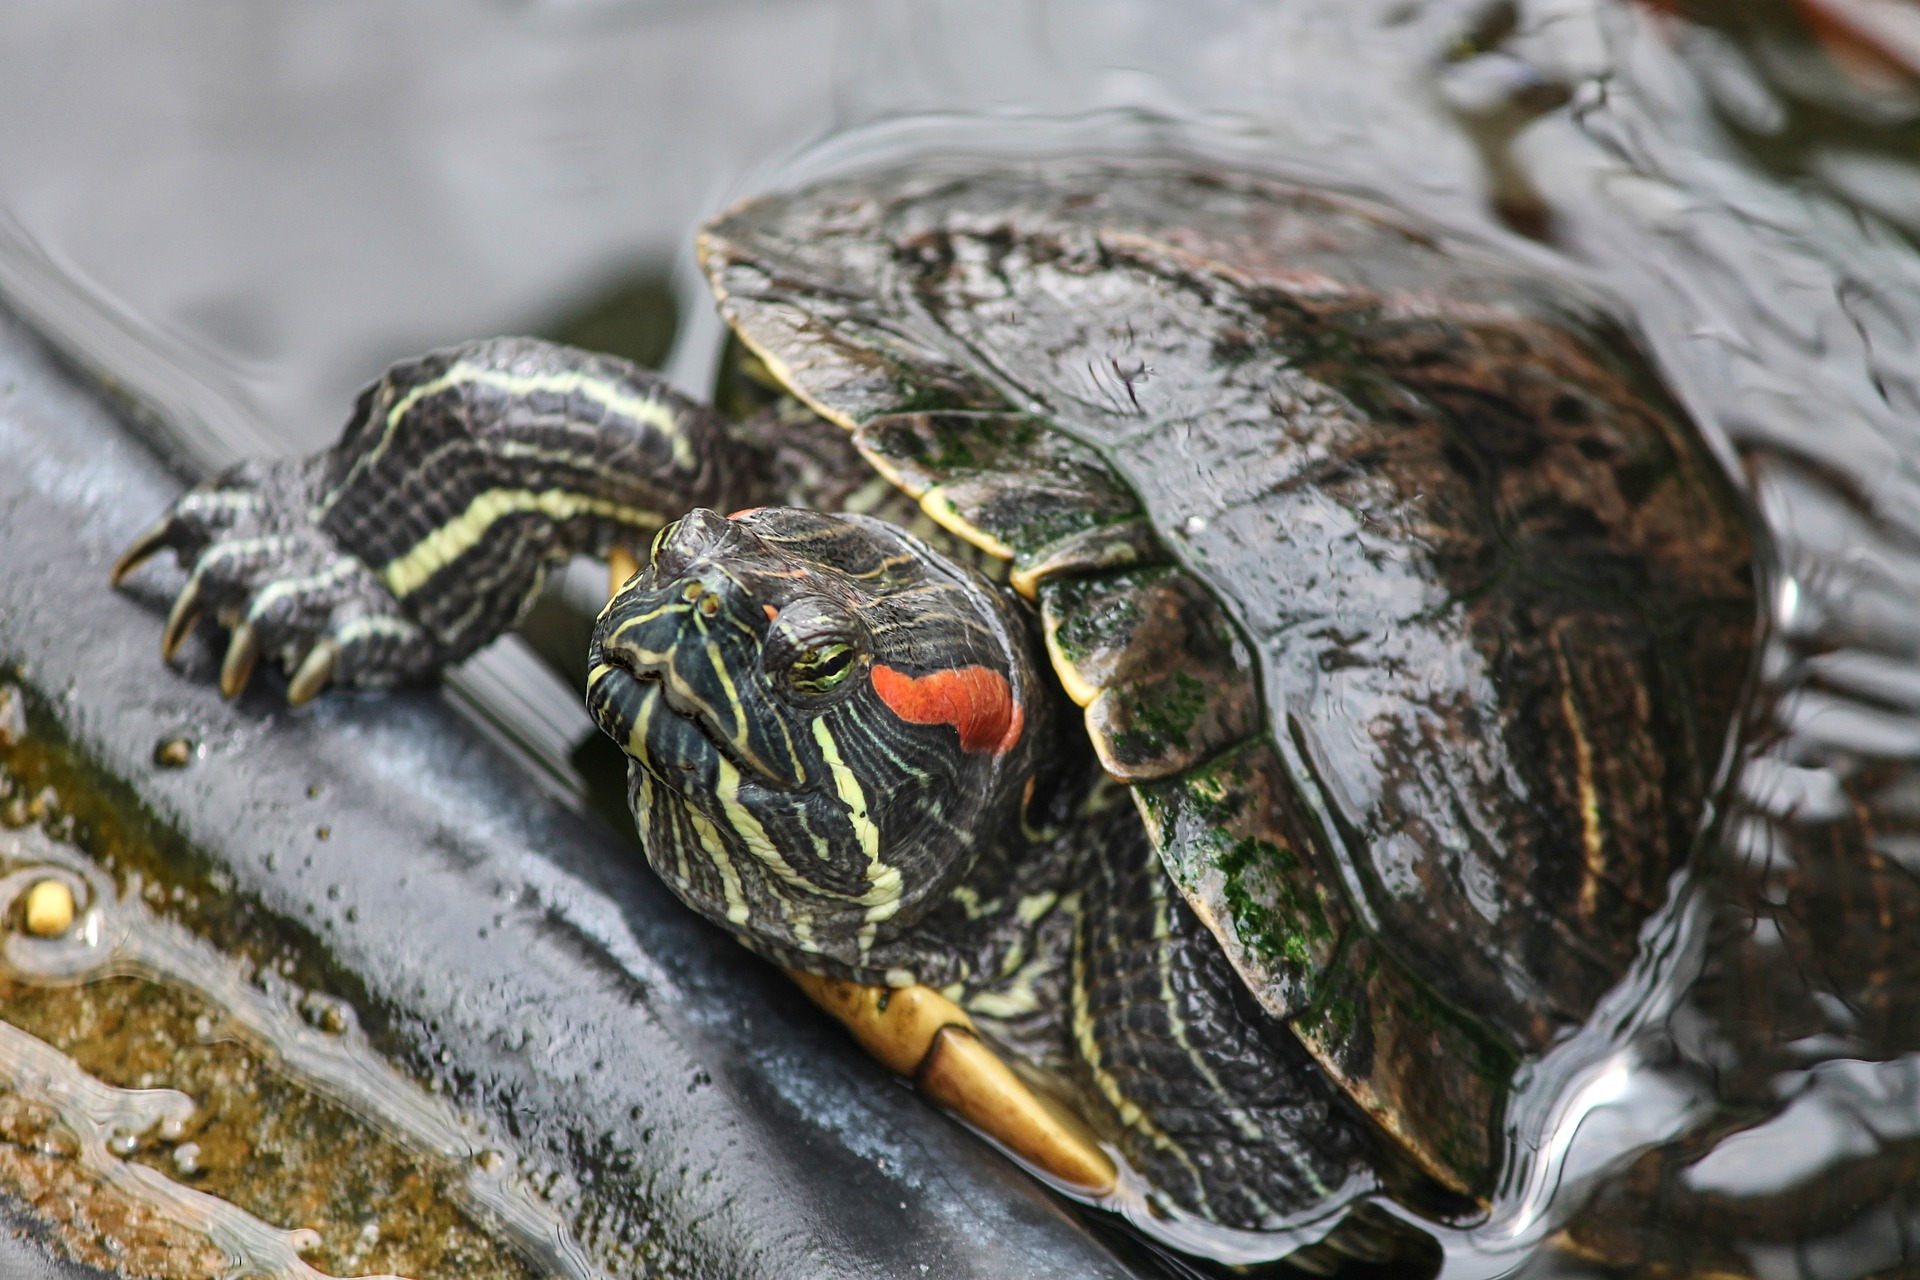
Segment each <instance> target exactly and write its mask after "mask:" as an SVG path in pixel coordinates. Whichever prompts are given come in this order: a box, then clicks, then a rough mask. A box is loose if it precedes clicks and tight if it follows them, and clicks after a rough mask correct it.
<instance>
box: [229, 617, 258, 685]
mask: <svg viewBox="0 0 1920 1280" xmlns="http://www.w3.org/2000/svg"><path fill="white" fill-rule="evenodd" d="M259 661H260V633H259V632H258V631H256V630H254V627H253V624H252V623H251V622H243V623H241V624H240V625H239V626H237V627H235V628H234V629H233V639H232V640H231V641H229V642H228V644H227V656H226V658H225V659H224V660H223V661H222V662H221V663H220V692H221V694H222V695H223V696H225V697H228V698H237V697H239V696H240V694H241V692H242V691H243V690H245V689H246V687H247V682H248V681H249V680H251V679H253V667H254V664H255V663H257V662H259Z"/></svg>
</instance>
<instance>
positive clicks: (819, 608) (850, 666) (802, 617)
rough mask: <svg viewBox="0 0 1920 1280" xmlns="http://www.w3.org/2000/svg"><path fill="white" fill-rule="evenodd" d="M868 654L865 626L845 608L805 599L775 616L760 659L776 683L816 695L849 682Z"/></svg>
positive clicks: (791, 691)
mask: <svg viewBox="0 0 1920 1280" xmlns="http://www.w3.org/2000/svg"><path fill="white" fill-rule="evenodd" d="M863 655H864V650H863V649H862V647H861V644H860V638H859V631H858V630H857V629H856V627H855V624H854V622H853V620H852V619H851V618H849V617H848V616H847V614H846V611H845V610H844V609H841V608H840V607H838V606H837V605H835V604H832V603H831V602H828V601H825V600H801V601H795V602H793V603H791V604H789V605H787V606H786V607H785V608H783V609H781V610H779V612H778V614H777V616H775V617H774V618H773V620H772V623H771V625H769V627H768V628H767V639H766V648H765V649H764V650H763V651H762V655H761V659H760V661H761V664H762V667H763V668H764V670H765V671H766V673H767V675H768V677H769V678H770V679H771V680H772V682H773V685H774V687H775V688H776V689H779V690H780V691H782V692H783V693H787V694H791V695H793V696H794V697H797V698H803V699H811V698H819V697H824V696H825V695H827V694H830V693H832V692H833V691H834V690H836V689H838V688H840V687H841V686H842V685H844V684H845V683H846V682H847V677H848V676H850V675H852V674H853V673H854V671H855V670H856V669H858V667H859V666H860V663H861V661H862V658H863Z"/></svg>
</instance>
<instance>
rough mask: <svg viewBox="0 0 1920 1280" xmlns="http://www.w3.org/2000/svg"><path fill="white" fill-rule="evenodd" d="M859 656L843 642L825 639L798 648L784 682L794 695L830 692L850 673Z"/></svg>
mask: <svg viewBox="0 0 1920 1280" xmlns="http://www.w3.org/2000/svg"><path fill="white" fill-rule="evenodd" d="M858 656H859V655H858V654H856V653H855V651H854V648H853V646H852V645H851V644H849V643H847V642H846V641H845V640H827V641H823V642H821V643H819V644H815V645H809V646H808V647H806V648H804V649H801V650H800V651H799V652H798V653H796V654H795V655H794V657H793V662H792V664H791V665H789V666H788V667H787V683H788V684H789V685H791V686H792V687H793V689H794V691H795V692H797V693H804V694H809V695H816V696H817V695H819V694H823V693H831V692H833V690H835V689H837V688H839V687H840V684H841V682H843V681H844V680H846V678H847V676H848V675H849V674H851V673H852V671H853V662H854V659H855V658H856V657H858Z"/></svg>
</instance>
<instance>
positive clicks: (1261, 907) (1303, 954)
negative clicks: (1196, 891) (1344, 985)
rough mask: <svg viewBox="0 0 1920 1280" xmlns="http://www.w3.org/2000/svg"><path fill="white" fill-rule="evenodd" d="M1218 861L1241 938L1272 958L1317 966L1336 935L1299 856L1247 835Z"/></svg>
mask: <svg viewBox="0 0 1920 1280" xmlns="http://www.w3.org/2000/svg"><path fill="white" fill-rule="evenodd" d="M1214 865H1215V866H1217V867H1219V869H1220V874H1221V878H1222V881H1223V885H1222V896H1223V897H1224V898H1225V899H1226V903H1227V910H1228V912H1229V913H1230V914H1231V915H1232V917H1233V925H1234V931H1235V933H1236V934H1237V935H1238V936H1239V938H1240V940H1241V942H1242V943H1244V944H1245V945H1246V946H1247V948H1248V949H1249V950H1251V951H1253V952H1254V953H1255V954H1257V955H1260V956H1262V957H1264V958H1266V959H1267V960H1270V961H1274V962H1278V963H1283V964H1286V965H1288V966H1290V967H1293V968H1295V969H1298V970H1300V971H1302V972H1307V973H1310V972H1312V971H1314V970H1315V969H1316V968H1317V964H1316V961H1315V954H1316V952H1321V951H1324V949H1325V948H1326V946H1327V945H1328V944H1329V943H1331V942H1332V941H1333V931H1332V929H1331V928H1329V927H1328V925H1327V917H1326V913H1325V912H1323V911H1322V910H1321V909H1320V904H1319V902H1318V901H1317V900H1316V899H1315V897H1314V895H1313V893H1312V891H1311V888H1310V886H1309V885H1308V884H1307V883H1306V877H1305V875H1304V874H1303V869H1302V867H1301V864H1300V858H1299V856H1298V855H1297V854H1295V853H1294V852H1293V850H1291V849H1287V848H1284V847H1282V846H1280V845H1277V844H1274V843H1273V842H1271V841H1268V840H1256V839H1253V838H1251V837H1247V838H1243V839H1241V840H1240V841H1238V842H1237V843H1235V844H1234V845H1233V846H1232V847H1231V848H1229V849H1227V850H1226V851H1225V852H1224V853H1221V854H1220V855H1219V856H1218V857H1216V858H1215V859H1214Z"/></svg>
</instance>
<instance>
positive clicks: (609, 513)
mask: <svg viewBox="0 0 1920 1280" xmlns="http://www.w3.org/2000/svg"><path fill="white" fill-rule="evenodd" d="M767 471H768V468H767V466H766V460H765V459H764V458H763V457H761V456H759V454H758V453H757V452H755V451H753V450H751V449H743V448H742V447H741V446H739V445H737V444H735V443H734V442H732V441H730V440H729V438H728V436H727V434H726V431H725V428H724V425H723V423H722V421H721V419H720V418H719V417H718V416H717V415H715V414H714V413H712V412H711V411H710V410H708V409H706V408H703V407H702V406H700V405H697V404H695V403H693V402H692V401H690V400H688V399H686V398H685V397H683V396H681V395H678V394H677V393H675V392H673V391H671V390H669V389H668V388H667V387H666V385H665V384H664V383H662V382H661V381H660V380H659V379H658V378H656V377H654V376H653V375H651V374H649V373H647V372H645V371H644V370H642V369H639V368H638V367H636V366H634V365H632V364H629V363H627V362H626V361H624V360H619V359H615V358H613V357H609V356H602V355H594V354H591V353H588V352H584V351H578V350H574V349H572V348H568V347H559V346H554V345H552V344H550V343H545V342H540V341H536V340H533V339H527V338H503V339H494V340H491V341H486V342H476V343H470V344H468V345H466V346H463V347H458V348H454V349H452V350H448V351H439V352H434V353H432V354H430V355H427V356H423V357H421V358H420V359H418V360H411V361H407V362H405V363H402V364H398V365H395V366H394V367H393V368H391V369H389V370H388V371H387V372H386V374H385V375H383V376H382V377H381V378H380V380H379V381H377V382H375V383H374V384H373V385H372V386H370V387H368V388H367V389H366V390H365V391H364V392H362V393H361V396H360V399H359V402H358V404H357V406H356V408H355V410H354V415H353V418H352V420H351V421H350V422H349V423H348V425H347V429H346V432H345V434H344V435H343V436H342V437H341V439H340V442H339V443H338V444H336V445H334V446H333V447H332V448H331V449H328V450H326V451H324V452H322V453H320V454H317V455H315V456H314V457H311V458H304V459H291V460H287V461H283V462H275V463H258V462H246V463H241V464H240V465H239V466H236V467H234V468H232V469H231V470H229V471H227V472H226V473H225V474H223V475H221V476H219V477H218V478H216V479H214V480H211V481H209V482H207V483H206V484H203V485H200V486H198V487H197V488H195V489H193V490H191V491H189V492H188V493H186V494H184V495H183V496H182V497H181V498H180V500H179V501H178V502H176V503H175V504H174V505H173V508H172V509H171V510H170V511H168V512H167V514H166V515H165V516H163V517H162V518H161V519H160V521H159V522H158V523H157V524H155V525H154V526H153V527H152V528H151V529H149V530H148V531H147V532H146V533H145V534H143V535H142V536H141V537H140V538H139V539H138V540H136V541H135V542H134V544H133V545H132V546H130V547H129V548H127V551H126V553H125V554H124V555H122V556H121V557H120V560H119V562H118V563H117V564H116V565H115V566H114V571H113V577H114V581H115V582H116V583H117V582H119V581H120V579H121V578H123V577H124V576H126V575H127V574H128V573H130V572H131V571H132V570H133V569H134V568H135V567H136V566H137V565H139V564H140V563H141V562H142V561H144V560H146V559H147V558H148V557H149V556H152V555H153V554H154V553H155V552H157V551H160V550H161V549H163V548H167V547H171V548H173V550H174V551H175V552H176V553H177V554H178V556H179V558H180V561H181V563H182V565H183V566H188V567H189V569H190V573H189V576H188V579H187V585H186V586H185V587H184V588H183V589H182V590H181V592H180V595H179V597H178V598H177V599H176V600H175V602H174V606H173V610H172V612H171V614H170V615H169V617H168V619H167V626H166V631H165V633H164V635H163V638H162V642H161V644H162V651H163V653H164V654H165V656H166V657H168V658H171V657H172V656H173V654H174V652H175V651H176V650H177V649H178V648H179V646H180V643H181V641H182V640H183V639H184V638H185V637H186V635H187V633H188V632H190V631H191V630H192V629H193V627H194V625H195V623H196V622H197V621H198V619H199V618H200V617H201V616H203V614H207V613H211V614H212V616H214V617H215V618H217V619H218V620H219V621H220V622H221V623H223V624H224V625H226V626H228V627H230V628H232V632H233V634H232V638H231V640H230V642H229V645H228V649H227V655H226V660H225V661H224V663H223V664H222V666H221V674H220V684H221V688H222V690H223V691H224V692H225V693H226V694H227V695H228V696H230V697H231V696H233V695H235V694H237V693H238V692H239V691H240V690H241V689H242V688H244V687H245V686H246V683H247V680H248V678H249V677H250V676H251V674H252V672H253V668H254V665H255V663H256V662H257V661H258V659H259V658H260V656H261V655H262V654H265V655H267V656H268V657H270V658H272V659H276V660H278V661H279V662H280V663H281V664H282V666H283V667H284V668H285V669H286V670H287V672H288V673H289V674H290V677H291V679H290V683H289V685H288V690H287V695H288V699H289V700H290V701H292V702H295V703H300V702H305V701H307V700H308V699H310V698H312V697H313V696H314V695H315V694H317V693H318V692H319V691H320V690H321V689H322V688H324V687H325V686H326V685H327V684H328V683H339V684H349V685H363V686H367V685H389V684H397V683H403V682H408V681H415V680H421V679H425V678H428V677H431V676H433V675H435V674H437V673H438V672H439V671H440V670H441V669H442V668H443V667H445V666H447V665H449V664H451V663H454V662H458V661H460V660H461V659H462V658H464V657H466V656H467V655H468V654H470V653H472V652H473V651H474V650H476V649H478V648H479V647H480V646H482V645H483V644H485V643H487V642H488V641H489V640H491V639H493V638H494V637H495V636H497V635H499V634H500V633H501V632H502V631H504V630H506V629H507V628H508V627H510V626H511V625H513V623H514V621H515V620H516V619H517V618H518V617H519V616H520V614H521V613H522V612H523V611H524V610H525V608H526V607H527V605H528V604H529V603H531V602H532V600H533V598H534V596H535V595H536V594H537V593H538V592H539V589H540V585H541V582H542V580H543V579H544V577H545V575H546V571H547V570H548V568H550V567H551V566H552V565H554V564H556V563H558V562H560V561H563V560H565V559H567V558H568V557H570V556H573V555H575V554H579V553H588V554H597V555H605V554H607V553H608V551H609V550H610V549H612V548H613V547H615V546H617V545H623V544H624V545H638V544H639V543H641V542H643V541H644V540H646V539H648V538H650V537H651V536H652V535H653V533H654V532H655V531H656V530H657V529H658V528H659V527H660V526H661V525H662V524H664V523H666V522H667V521H668V520H671V519H673V518H675V517H677V516H679V515H681V514H683V513H684V512H686V511H687V510H689V509H690V508H692V507H696V506H710V507H717V508H719V509H720V510H722V511H730V510H733V509H735V508H738V507H746V506H754V505H758V504H760V503H762V502H764V501H766V500H767V497H768V496H769V493H768V485H769V482H768V479H767Z"/></svg>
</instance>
